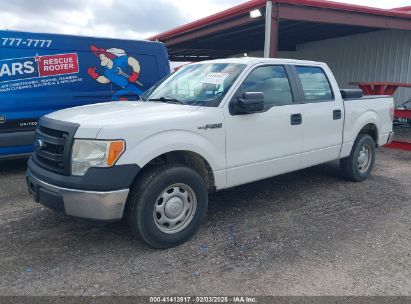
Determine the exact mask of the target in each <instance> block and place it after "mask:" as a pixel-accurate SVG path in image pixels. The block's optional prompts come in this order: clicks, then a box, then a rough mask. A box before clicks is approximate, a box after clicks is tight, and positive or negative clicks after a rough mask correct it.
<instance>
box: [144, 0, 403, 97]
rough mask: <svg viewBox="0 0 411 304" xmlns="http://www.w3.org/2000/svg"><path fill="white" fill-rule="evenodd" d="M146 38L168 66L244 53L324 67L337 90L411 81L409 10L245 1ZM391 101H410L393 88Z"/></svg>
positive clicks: (314, 0) (311, 0)
mask: <svg viewBox="0 0 411 304" xmlns="http://www.w3.org/2000/svg"><path fill="white" fill-rule="evenodd" d="M149 39H151V40H159V41H162V42H164V43H165V44H166V46H167V47H168V49H169V54H170V60H173V61H198V60H205V59H213V58H222V57H228V56H242V55H243V54H244V53H246V54H247V55H248V56H266V57H286V58H298V59H308V60H316V61H324V62H326V63H328V64H329V66H330V67H331V69H332V70H333V71H334V73H335V75H336V78H337V81H338V82H339V84H340V86H341V87H349V83H350V82H353V81H388V82H403V83H410V82H411V7H404V8H397V9H391V10H384V9H377V8H372V7H364V6H358V5H349V4H343V3H336V2H329V1H322V0H273V1H266V0H252V1H249V2H246V3H243V4H241V5H238V6H236V7H233V8H230V9H228V10H225V11H222V12H220V13H217V14H215V15H212V16H209V17H206V18H203V19H200V20H197V21H194V22H191V23H188V24H186V25H183V26H181V27H178V28H175V29H172V30H170V31H167V32H164V33H161V34H159V35H156V36H154V37H151V38H149ZM395 98H396V102H397V103H401V102H403V101H405V100H407V99H409V98H411V89H406V88H401V89H399V90H398V91H397V93H396V95H395Z"/></svg>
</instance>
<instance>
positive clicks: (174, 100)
mask: <svg viewBox="0 0 411 304" xmlns="http://www.w3.org/2000/svg"><path fill="white" fill-rule="evenodd" d="M148 101H161V102H166V103H174V104H182V105H185V103H184V102H182V101H181V100H178V99H177V98H174V97H171V96H165V97H160V98H150V99H148Z"/></svg>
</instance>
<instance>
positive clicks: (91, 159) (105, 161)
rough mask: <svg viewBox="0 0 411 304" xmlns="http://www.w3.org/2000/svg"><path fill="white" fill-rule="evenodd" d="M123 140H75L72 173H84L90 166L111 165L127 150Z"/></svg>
mask: <svg viewBox="0 0 411 304" xmlns="http://www.w3.org/2000/svg"><path fill="white" fill-rule="evenodd" d="M125 147H126V145H125V143H124V141H123V140H115V141H107V140H88V139H76V140H74V145H73V152H72V154H71V174H73V175H84V174H85V173H86V171H87V170H88V168H90V167H111V166H113V165H114V164H115V163H116V161H117V160H118V158H119V157H120V156H121V154H122V153H123V152H124V150H125Z"/></svg>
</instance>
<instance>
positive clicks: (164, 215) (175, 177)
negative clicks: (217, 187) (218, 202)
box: [127, 164, 208, 248]
mask: <svg viewBox="0 0 411 304" xmlns="http://www.w3.org/2000/svg"><path fill="white" fill-rule="evenodd" d="M207 205H208V191H207V187H206V185H205V183H204V181H203V179H202V178H201V176H200V175H199V174H198V173H197V172H195V171H194V170H192V169H190V168H188V167H185V166H182V165H174V164H172V165H160V166H153V168H149V169H148V170H147V171H146V172H145V173H144V174H143V175H142V176H141V177H140V178H139V179H138V180H137V182H136V183H135V185H134V186H133V187H132V189H131V194H130V197H129V201H128V210H127V212H128V214H127V217H128V223H129V226H130V228H131V229H132V231H133V233H134V234H135V235H137V236H139V237H140V238H141V239H142V240H144V241H145V242H146V243H148V244H149V245H151V246H152V247H155V248H169V247H174V246H177V245H179V244H181V243H183V242H185V241H187V240H188V239H190V238H191V237H192V236H193V235H194V234H195V232H196V231H197V230H198V228H199V227H200V224H201V221H202V220H203V218H204V216H205V214H206V211H207Z"/></svg>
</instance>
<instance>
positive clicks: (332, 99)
mask: <svg viewBox="0 0 411 304" xmlns="http://www.w3.org/2000/svg"><path fill="white" fill-rule="evenodd" d="M292 69H293V71H294V76H295V78H296V82H297V85H298V87H299V93H300V98H301V100H302V106H301V107H302V108H301V111H302V122H303V123H302V126H303V130H302V132H303V147H302V154H301V167H302V168H305V167H310V166H313V165H317V164H320V163H324V162H327V161H331V160H334V159H337V158H338V157H339V153H340V149H341V145H342V132H343V125H344V117H343V116H344V105H343V100H342V98H341V96H340V94H334V92H338V86H337V84H336V82H335V80H334V79H329V78H328V77H327V74H326V72H325V71H324V69H323V68H322V67H319V66H294V67H293V68H292ZM331 80H332V81H331Z"/></svg>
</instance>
